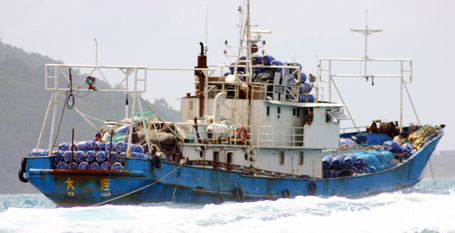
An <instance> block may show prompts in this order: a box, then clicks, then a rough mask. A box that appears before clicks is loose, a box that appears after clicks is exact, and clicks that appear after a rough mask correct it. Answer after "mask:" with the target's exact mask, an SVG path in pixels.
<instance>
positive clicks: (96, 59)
mask: <svg viewBox="0 0 455 233" xmlns="http://www.w3.org/2000/svg"><path fill="white" fill-rule="evenodd" d="M95 65H98V42H97V41H96V38H95Z"/></svg>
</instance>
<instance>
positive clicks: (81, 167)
mask: <svg viewBox="0 0 455 233" xmlns="http://www.w3.org/2000/svg"><path fill="white" fill-rule="evenodd" d="M89 167H90V165H89V164H88V163H87V162H85V161H84V162H81V163H79V170H87V169H88V168H89Z"/></svg>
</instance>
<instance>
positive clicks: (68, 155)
mask: <svg viewBox="0 0 455 233" xmlns="http://www.w3.org/2000/svg"><path fill="white" fill-rule="evenodd" d="M63 161H65V162H67V163H69V162H71V151H70V150H67V151H65V152H63Z"/></svg>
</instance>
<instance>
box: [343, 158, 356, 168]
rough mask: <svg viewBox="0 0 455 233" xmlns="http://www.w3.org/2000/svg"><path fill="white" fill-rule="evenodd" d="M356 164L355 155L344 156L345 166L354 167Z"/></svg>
mask: <svg viewBox="0 0 455 233" xmlns="http://www.w3.org/2000/svg"><path fill="white" fill-rule="evenodd" d="M353 164H354V157H352V156H346V157H344V158H343V168H347V169H349V168H352V165H353Z"/></svg>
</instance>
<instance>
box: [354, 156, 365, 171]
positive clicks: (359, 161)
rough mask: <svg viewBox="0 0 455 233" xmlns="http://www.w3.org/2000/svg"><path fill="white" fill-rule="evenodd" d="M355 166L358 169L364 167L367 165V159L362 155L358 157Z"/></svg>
mask: <svg viewBox="0 0 455 233" xmlns="http://www.w3.org/2000/svg"><path fill="white" fill-rule="evenodd" d="M354 167H356V168H357V169H362V168H364V167H365V160H364V159H363V158H362V157H357V158H355V160H354Z"/></svg>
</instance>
